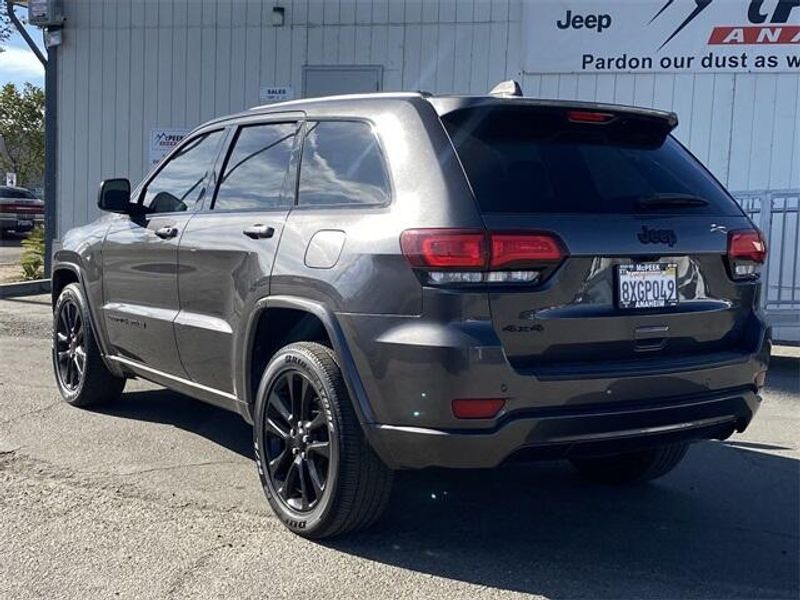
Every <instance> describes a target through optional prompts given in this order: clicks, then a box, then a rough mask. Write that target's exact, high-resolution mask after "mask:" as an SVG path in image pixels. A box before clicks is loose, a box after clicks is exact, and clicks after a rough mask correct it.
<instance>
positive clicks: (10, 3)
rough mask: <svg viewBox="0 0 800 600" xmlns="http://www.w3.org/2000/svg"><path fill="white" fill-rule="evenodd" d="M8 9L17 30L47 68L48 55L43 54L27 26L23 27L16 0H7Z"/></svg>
mask: <svg viewBox="0 0 800 600" xmlns="http://www.w3.org/2000/svg"><path fill="white" fill-rule="evenodd" d="M6 10H7V11H8V18H9V19H11V22H12V23H13V24H14V27H16V29H17V31H18V32H19V34H20V35H21V36H22V39H24V40H25V43H26V44H28V46H29V47H30V49H31V52H33V53H34V54H35V55H36V58H38V59H39V62H40V63H42V66H43V67H45V68H47V57H45V55H44V54H42V51H41V50H39V46H37V45H36V42H34V41H33V38H32V37H31V34H29V33H28V31H27V30H26V29H25V27H23V25H22V23H21V22H20V20H19V18H17V15H16V14H15V13H14V0H6Z"/></svg>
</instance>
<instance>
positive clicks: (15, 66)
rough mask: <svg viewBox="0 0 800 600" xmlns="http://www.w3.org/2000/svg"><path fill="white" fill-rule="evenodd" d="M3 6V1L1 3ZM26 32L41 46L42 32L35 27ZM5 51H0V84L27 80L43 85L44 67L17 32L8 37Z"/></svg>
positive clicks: (18, 82) (19, 83) (20, 83)
mask: <svg viewBox="0 0 800 600" xmlns="http://www.w3.org/2000/svg"><path fill="white" fill-rule="evenodd" d="M3 8H5V3H3ZM27 29H28V32H29V33H30V34H31V37H32V38H33V39H34V41H35V42H37V43H38V44H39V47H40V48H41V47H42V46H43V44H42V32H41V31H40V30H39V29H37V28H35V27H28V28H27ZM4 46H5V49H6V51H5V52H2V53H0V85H5V84H6V83H15V84H17V86H21V85H22V84H23V83H24V82H26V81H29V82H31V83H32V84H34V85H38V86H39V87H44V67H43V66H42V63H40V62H39V59H38V58H36V55H35V54H34V53H33V52H31V50H30V48H28V45H27V44H26V43H25V40H24V39H22V36H20V35H19V34H18V33H16V32H15V33H14V35H12V36H11V38H9V40H8V42H6V44H5V45H4Z"/></svg>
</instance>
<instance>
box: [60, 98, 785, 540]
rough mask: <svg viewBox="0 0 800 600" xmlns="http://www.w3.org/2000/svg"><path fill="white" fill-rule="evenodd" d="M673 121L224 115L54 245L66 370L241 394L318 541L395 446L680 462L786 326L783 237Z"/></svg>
mask: <svg viewBox="0 0 800 600" xmlns="http://www.w3.org/2000/svg"><path fill="white" fill-rule="evenodd" d="M676 124H677V119H676V117H675V115H674V114H671V113H665V112H660V111H655V110H646V109H639V108H631V107H625V106H612V105H601V104H585V103H572V102H559V101H543V100H533V99H527V98H521V97H495V96H484V97H434V96H431V95H429V94H422V93H409V94H374V95H363V96H342V97H332V98H320V99H314V100H300V101H293V102H287V103H283V104H275V105H272V106H267V107H261V108H256V109H253V110H250V111H247V112H245V113H242V114H237V115H234V116H230V117H225V118H221V119H217V120H215V121H212V122H210V123H208V124H206V125H203V126H202V127H200V128H198V129H196V130H195V131H194V132H193V133H191V134H190V135H189V136H187V138H186V139H185V140H184V141H183V142H182V143H181V144H180V145H179V146H178V147H176V148H175V149H174V151H173V152H172V153H171V154H170V155H169V156H168V157H166V158H165V159H164V160H163V161H162V162H161V163H160V165H159V166H158V167H157V168H156V169H155V170H154V171H153V172H152V173H151V174H150V175H149V176H148V177H147V178H146V179H145V180H144V181H143V182H142V183H141V184H140V185H139V186H138V187H136V188H135V189H134V190H133V191H131V189H130V184H129V183H128V181H127V180H125V179H114V180H107V181H105V182H103V184H102V186H101V189H100V194H99V200H98V202H99V206H100V208H101V209H103V210H105V211H107V212H108V213H110V214H107V215H106V216H104V217H102V218H100V219H98V220H97V221H96V222H94V223H92V224H90V225H86V226H84V227H80V228H77V229H74V230H72V231H70V232H69V233H68V234H67V235H66V236H65V238H64V240H63V245H62V246H61V247H60V249H59V250H58V251H57V252H56V253H55V258H54V266H53V302H54V338H53V365H54V367H55V373H56V381H57V383H58V387H59V390H60V391H61V393H62V394H63V396H64V398H65V399H66V400H67V401H68V402H69V403H71V404H74V405H77V406H86V405H91V404H96V403H98V402H107V401H111V400H113V399H114V398H115V397H116V396H118V395H119V394H120V393H121V392H122V389H123V387H124V385H125V380H126V378H128V377H141V378H143V379H147V380H150V381H153V382H156V383H158V384H161V385H164V386H167V387H169V388H171V389H173V390H176V391H179V392H182V393H185V394H188V395H190V396H193V397H195V398H198V399H200V400H204V401H206V402H211V403H213V404H216V405H218V406H221V407H224V408H227V409H230V410H233V411H236V412H238V413H240V414H241V415H242V416H243V417H244V418H245V419H246V420H247V421H249V422H251V423H253V425H254V442H255V456H256V461H257V465H258V472H259V475H260V477H261V481H262V484H263V487H264V491H265V492H266V496H267V498H268V500H269V502H270V504H271V505H272V508H273V509H274V511H275V513H276V514H277V515H278V516H279V517H280V519H281V520H282V521H283V522H284V523H285V524H286V526H287V527H289V528H290V529H292V530H293V531H295V532H297V533H299V534H301V535H304V536H307V537H313V538H321V537H324V536H330V535H335V534H340V533H343V532H345V531H349V530H354V529H357V528H362V527H366V526H368V525H369V524H371V523H372V522H374V521H375V520H376V519H377V518H378V516H379V515H380V513H381V511H382V509H383V507H384V506H385V504H386V502H387V498H388V496H389V490H390V486H391V482H392V473H393V470H395V469H404V468H412V469H418V468H423V467H429V466H438V467H455V468H476V467H495V466H497V465H500V464H501V463H503V462H504V461H507V460H516V459H519V458H521V457H522V458H537V457H538V458H543V457H544V458H567V459H569V460H570V461H571V462H572V463H573V465H574V466H575V467H576V468H577V470H578V471H579V472H580V473H581V474H583V475H585V476H586V477H588V478H590V479H593V480H596V481H601V482H608V483H621V482H626V481H633V480H642V479H648V478H654V477H658V476H660V475H663V474H664V473H667V472H668V471H669V470H671V469H672V468H673V467H674V466H675V465H676V464H677V463H678V462H679V461H680V459H681V458H682V457H683V455H684V454H685V452H686V448H687V445H688V444H689V443H690V442H692V441H694V440H700V439H724V438H726V437H728V436H730V435H731V434H732V433H733V432H734V431H743V430H744V429H745V427H747V425H748V423H749V422H750V420H751V419H752V417H753V415H754V413H755V412H756V410H757V408H758V406H759V402H760V398H759V396H758V392H759V388H760V387H761V386H762V384H763V382H764V376H765V372H766V369H767V361H768V356H769V345H770V342H769V330H768V328H767V327H766V326H765V322H764V318H763V315H762V314H761V312H760V311H759V294H760V283H759V268H760V266H761V265H762V263H763V262H764V259H765V253H766V249H765V246H764V242H763V240H762V238H761V236H760V234H759V232H758V231H757V230H756V229H755V227H754V226H753V224H752V223H751V222H750V221H749V220H748V218H747V217H746V216H745V215H744V214H743V213H742V211H741V210H740V209H739V208H738V207H737V205H736V203H735V202H734V201H733V200H732V198H731V197H730V195H729V194H728V193H727V192H726V191H725V189H724V188H723V187H722V186H721V185H720V184H719V183H718V182H717V181H716V180H715V179H714V178H713V177H712V176H711V175H710V174H709V172H708V171H707V170H706V169H705V168H704V167H703V166H702V165H701V164H699V163H698V161H697V160H696V159H695V158H693V157H692V156H691V155H690V154H689V152H688V151H687V150H686V149H685V148H683V147H682V146H681V145H680V144H679V143H678V142H677V141H676V140H675V139H674V138H673V137H672V136H671V135H670V131H671V130H672V129H673V128H674V127H675V125H676Z"/></svg>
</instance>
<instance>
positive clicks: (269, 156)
mask: <svg viewBox="0 0 800 600" xmlns="http://www.w3.org/2000/svg"><path fill="white" fill-rule="evenodd" d="M298 126H299V125H298V121H297V120H296V119H295V118H287V117H283V118H282V119H281V120H278V121H274V122H269V123H255V124H248V125H243V126H241V127H239V128H238V129H237V131H236V132H235V137H234V139H233V142H232V144H231V146H230V149H229V150H228V152H227V156H226V157H225V160H224V162H223V164H222V166H221V168H220V169H219V176H218V177H217V188H216V192H215V194H214V197H213V201H210V202H209V203H208V209H205V210H202V211H200V212H198V213H197V214H196V215H195V217H194V218H193V219H192V220H191V221H190V223H189V224H188V227H187V228H186V231H185V232H184V234H183V237H182V239H181V244H180V250H179V258H178V261H179V265H180V266H179V277H178V288H179V293H180V313H179V314H178V315H177V318H176V319H175V336H176V339H177V342H178V347H179V349H180V357H181V359H182V362H183V364H184V366H185V367H186V371H187V373H188V374H189V376H190V377H191V378H192V380H194V381H196V382H197V383H200V384H202V385H205V386H208V387H211V388H214V389H216V390H219V391H222V392H226V393H235V390H234V373H233V361H234V339H235V338H236V334H237V332H238V331H239V330H240V328H241V327H243V326H244V325H245V324H246V323H245V321H244V320H243V317H244V316H245V315H248V314H249V312H250V310H251V309H252V305H253V303H254V302H255V301H256V300H258V299H260V298H263V297H266V296H267V295H268V294H269V288H270V285H269V284H270V274H271V272H272V265H273V261H274V259H275V252H276V251H277V248H278V243H279V241H280V239H281V235H282V233H283V227H284V223H285V221H286V216H287V214H288V213H289V210H290V208H291V205H292V202H293V198H294V196H293V186H292V183H293V181H294V178H293V177H291V176H290V173H291V172H293V171H292V167H291V165H292V156H293V152H294V147H295V143H296V139H297V130H298ZM210 200H211V199H210Z"/></svg>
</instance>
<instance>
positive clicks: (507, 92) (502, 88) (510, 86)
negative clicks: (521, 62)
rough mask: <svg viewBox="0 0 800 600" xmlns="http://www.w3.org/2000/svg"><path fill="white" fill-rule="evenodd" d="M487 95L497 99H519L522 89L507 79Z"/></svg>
mask: <svg viewBox="0 0 800 600" xmlns="http://www.w3.org/2000/svg"><path fill="white" fill-rule="evenodd" d="M489 95H490V96H497V97H498V98H521V97H522V88H521V87H520V86H519V84H518V83H517V82H516V81H514V80H513V79H508V80H506V81H501V82H500V83H498V84H497V85H496V86H494V87H493V88H492V91H491V92H489Z"/></svg>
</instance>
